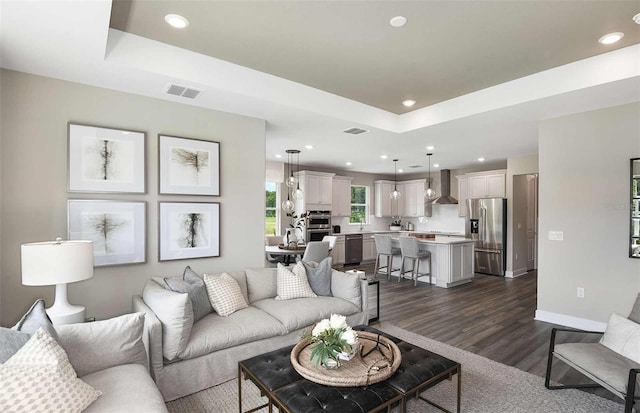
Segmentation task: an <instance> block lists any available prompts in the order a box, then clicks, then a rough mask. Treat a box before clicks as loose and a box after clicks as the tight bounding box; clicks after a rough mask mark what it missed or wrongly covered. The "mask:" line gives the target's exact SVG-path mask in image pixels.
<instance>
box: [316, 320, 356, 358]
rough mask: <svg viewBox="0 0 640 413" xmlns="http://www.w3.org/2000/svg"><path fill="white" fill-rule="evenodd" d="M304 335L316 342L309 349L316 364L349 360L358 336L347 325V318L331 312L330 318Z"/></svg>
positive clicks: (353, 353) (352, 354)
mask: <svg viewBox="0 0 640 413" xmlns="http://www.w3.org/2000/svg"><path fill="white" fill-rule="evenodd" d="M305 337H306V338H307V339H308V340H309V341H310V342H311V343H316V345H315V346H313V349H312V350H311V360H312V361H314V362H315V365H316V366H318V364H322V365H324V366H328V365H332V364H334V365H335V364H337V363H338V360H340V359H341V360H351V358H353V356H354V355H355V352H356V343H357V340H358V336H357V334H356V332H355V331H354V330H353V329H351V327H349V326H348V325H347V318H346V317H345V316H343V315H339V314H331V317H330V318H328V319H327V318H325V319H324V320H321V321H320V322H319V323H318V324H316V325H315V327H313V330H311V333H310V334H307V335H306V336H305ZM329 360H333V362H330V361H329Z"/></svg>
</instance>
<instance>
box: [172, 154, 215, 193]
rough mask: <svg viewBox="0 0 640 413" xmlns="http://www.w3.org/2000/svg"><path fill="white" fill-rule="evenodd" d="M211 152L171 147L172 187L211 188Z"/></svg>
mask: <svg viewBox="0 0 640 413" xmlns="http://www.w3.org/2000/svg"><path fill="white" fill-rule="evenodd" d="M210 159H211V154H210V153H209V151H202V150H192V149H187V148H180V147H171V164H170V165H169V183H170V184H171V185H190V186H202V187H208V186H211V172H210Z"/></svg>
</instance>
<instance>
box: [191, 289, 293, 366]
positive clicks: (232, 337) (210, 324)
mask: <svg viewBox="0 0 640 413" xmlns="http://www.w3.org/2000/svg"><path fill="white" fill-rule="evenodd" d="M272 300H273V299H272ZM286 332H287V331H286V330H285V328H284V326H283V325H282V324H280V323H279V322H278V321H277V320H276V319H274V318H273V317H271V316H270V315H268V314H267V313H265V312H263V311H260V310H258V309H257V308H254V307H247V308H244V309H242V310H239V311H236V312H235V313H233V314H231V315H230V316H228V317H220V316H219V315H218V314H215V313H212V314H209V315H207V316H206V317H205V318H203V319H202V320H200V321H198V322H197V323H196V324H195V325H194V326H193V330H192V331H191V338H190V339H189V343H188V344H187V347H186V348H185V349H184V351H182V352H181V353H180V358H181V359H183V360H186V359H192V358H195V357H198V356H202V355H204V354H209V353H211V352H214V351H216V350H220V349H225V348H229V347H233V346H237V345H240V344H243V343H248V342H252V341H256V340H260V339H263V338H268V337H274V336H278V335H282V334H286Z"/></svg>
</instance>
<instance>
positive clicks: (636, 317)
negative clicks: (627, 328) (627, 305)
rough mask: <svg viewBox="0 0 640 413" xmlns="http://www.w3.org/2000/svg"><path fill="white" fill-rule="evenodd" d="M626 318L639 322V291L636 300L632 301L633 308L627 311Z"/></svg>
mask: <svg viewBox="0 0 640 413" xmlns="http://www.w3.org/2000/svg"><path fill="white" fill-rule="evenodd" d="M628 318H629V320H631V321H633V322H634V323H640V293H638V296H637V297H636V301H635V302H634V303H633V308H632V309H631V313H629V317H628Z"/></svg>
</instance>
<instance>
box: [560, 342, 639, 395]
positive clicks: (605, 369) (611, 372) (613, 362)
mask: <svg viewBox="0 0 640 413" xmlns="http://www.w3.org/2000/svg"><path fill="white" fill-rule="evenodd" d="M553 351H554V353H555V354H556V355H558V356H560V357H561V358H562V359H565V360H567V361H569V362H570V363H571V364H574V365H575V366H577V367H579V370H580V369H581V370H584V371H585V372H587V373H589V374H591V375H592V376H593V377H595V378H597V379H598V380H600V381H603V382H605V383H607V384H609V385H610V386H612V387H613V388H614V389H616V390H617V391H619V392H621V393H624V394H626V392H627V383H628V381H629V370H630V369H638V368H640V364H638V363H636V362H634V361H633V360H629V359H628V358H626V357H623V356H621V355H620V354H618V353H616V352H615V351H613V350H610V349H608V348H607V347H605V346H603V345H602V344H600V343H563V344H556V346H555V348H554V350H553ZM639 393H640V381H639V382H638V383H637V384H636V394H639Z"/></svg>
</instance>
